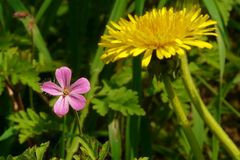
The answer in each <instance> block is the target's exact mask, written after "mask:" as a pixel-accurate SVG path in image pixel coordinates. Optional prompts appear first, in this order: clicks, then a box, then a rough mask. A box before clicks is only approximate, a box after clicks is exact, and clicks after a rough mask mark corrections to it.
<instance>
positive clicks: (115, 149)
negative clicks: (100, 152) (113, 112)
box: [108, 118, 122, 160]
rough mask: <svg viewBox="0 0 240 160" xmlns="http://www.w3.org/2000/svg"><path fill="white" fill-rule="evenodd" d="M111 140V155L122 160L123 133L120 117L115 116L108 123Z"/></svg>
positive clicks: (116, 159)
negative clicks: (121, 131)
mask: <svg viewBox="0 0 240 160" xmlns="http://www.w3.org/2000/svg"><path fill="white" fill-rule="evenodd" d="M108 132H109V141H110V145H111V155H112V159H113V160H121V154H122V150H121V134H120V127H119V119H118V118H113V120H112V121H111V122H110V123H109V125H108Z"/></svg>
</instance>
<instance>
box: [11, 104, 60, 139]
mask: <svg viewBox="0 0 240 160" xmlns="http://www.w3.org/2000/svg"><path fill="white" fill-rule="evenodd" d="M9 120H10V121H12V122H13V123H14V124H13V125H14V126H13V128H14V129H15V130H18V131H19V136H18V137H19V142H20V143H23V142H25V141H26V140H27V139H29V138H33V137H35V136H39V135H41V134H42V133H44V132H51V131H53V130H55V128H58V127H54V128H53V127H52V126H58V125H57V123H55V122H53V121H52V120H51V119H50V118H49V117H48V116H47V115H46V114H45V113H43V112H40V114H39V115H38V114H37V113H36V112H35V111H33V110H32V109H27V111H20V112H17V113H14V114H12V115H10V116H9Z"/></svg>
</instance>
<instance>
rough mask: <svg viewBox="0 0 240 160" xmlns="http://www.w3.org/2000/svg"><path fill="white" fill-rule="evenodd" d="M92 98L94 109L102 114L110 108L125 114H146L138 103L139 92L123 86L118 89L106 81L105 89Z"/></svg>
mask: <svg viewBox="0 0 240 160" xmlns="http://www.w3.org/2000/svg"><path fill="white" fill-rule="evenodd" d="M99 93H100V94H98V95H97V96H99V97H98V98H95V99H93V100H92V103H93V104H94V107H93V108H94V109H96V110H97V112H98V113H99V114H100V115H103V116H104V115H106V114H107V112H108V109H111V110H114V111H118V112H121V113H122V114H123V115H124V116H128V115H139V116H141V115H145V111H144V110H143V109H142V108H141V106H140V105H139V104H138V96H137V92H135V91H133V90H130V89H127V88H125V87H121V88H118V89H113V88H111V87H110V86H109V85H108V84H107V83H104V87H103V89H102V90H101V91H100V92H99Z"/></svg>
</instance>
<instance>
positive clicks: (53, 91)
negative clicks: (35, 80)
mask: <svg viewBox="0 0 240 160" xmlns="http://www.w3.org/2000/svg"><path fill="white" fill-rule="evenodd" d="M55 76H56V79H57V81H58V83H59V85H60V86H59V85H57V84H55V83H53V82H51V81H48V82H45V83H43V85H42V86H41V89H42V91H44V92H46V93H48V94H50V95H53V96H59V98H58V100H57V101H56V103H55V104H54V107H53V110H54V112H55V113H56V114H57V115H58V116H59V117H62V116H64V115H65V114H67V113H68V110H69V105H70V106H71V107H72V108H73V109H74V110H76V111H79V110H81V109H83V108H84V106H85V104H86V99H85V97H84V96H82V95H80V94H84V93H87V92H88V91H89V90H90V83H89V81H88V80H87V79H86V78H79V79H78V80H77V81H76V82H74V83H73V84H72V85H70V81H71V78H72V71H71V70H70V69H69V68H68V67H61V68H58V69H56V72H55Z"/></svg>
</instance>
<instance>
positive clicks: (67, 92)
mask: <svg viewBox="0 0 240 160" xmlns="http://www.w3.org/2000/svg"><path fill="white" fill-rule="evenodd" d="M69 93H70V91H69V90H68V89H67V88H64V90H63V95H64V96H66V95H68V94H69Z"/></svg>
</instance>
